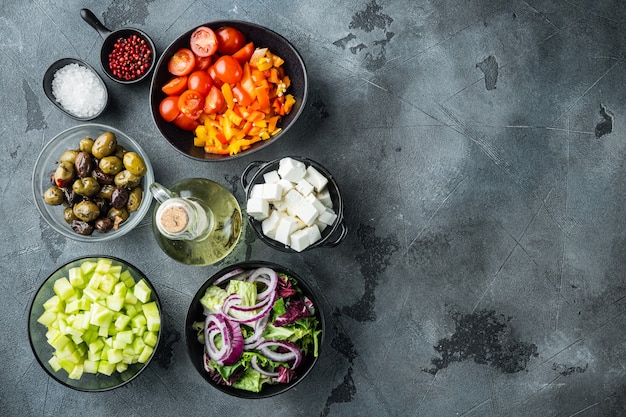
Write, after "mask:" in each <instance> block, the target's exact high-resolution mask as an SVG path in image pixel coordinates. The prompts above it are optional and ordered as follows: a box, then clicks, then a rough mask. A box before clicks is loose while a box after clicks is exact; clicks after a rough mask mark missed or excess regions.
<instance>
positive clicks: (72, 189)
mask: <svg viewBox="0 0 626 417" xmlns="http://www.w3.org/2000/svg"><path fill="white" fill-rule="evenodd" d="M32 182H33V197H34V201H35V205H36V206H37V209H38V210H39V212H40V213H41V216H42V217H43V218H44V219H45V220H46V222H47V223H48V224H49V225H50V227H52V228H53V229H54V230H56V231H57V232H59V233H60V234H62V235H63V236H65V237H68V238H70V239H74V240H78V241H81V242H100V241H105V240H111V239H115V238H117V237H120V236H123V235H125V234H127V233H128V232H130V231H131V230H132V229H133V228H134V227H135V226H137V225H138V224H139V223H140V222H141V221H142V219H143V218H144V217H145V215H146V213H147V212H148V210H149V209H150V204H151V200H152V197H151V194H150V190H149V185H150V184H151V183H152V182H154V172H153V170H152V165H151V164H150V160H149V159H148V156H147V155H146V153H145V151H144V150H143V149H142V148H141V147H140V146H139V144H138V143H137V142H135V141H134V140H133V139H131V138H130V137H129V136H128V135H126V134H125V133H123V132H121V131H120V130H118V129H115V128H113V127H111V126H107V125H102V124H94V123H88V124H82V125H78V126H74V127H71V128H69V129H67V130H65V131H63V132H61V133H59V134H58V135H56V136H55V137H54V138H52V139H51V140H50V141H49V142H48V143H47V144H46V145H45V146H44V147H43V149H42V150H41V153H40V154H39V157H38V158H37V161H36V162H35V169H34V170H33V178H32Z"/></svg>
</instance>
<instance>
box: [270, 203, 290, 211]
mask: <svg viewBox="0 0 626 417" xmlns="http://www.w3.org/2000/svg"><path fill="white" fill-rule="evenodd" d="M272 207H273V208H274V210H276V211H278V212H280V213H286V212H287V203H286V202H285V200H278V201H272Z"/></svg>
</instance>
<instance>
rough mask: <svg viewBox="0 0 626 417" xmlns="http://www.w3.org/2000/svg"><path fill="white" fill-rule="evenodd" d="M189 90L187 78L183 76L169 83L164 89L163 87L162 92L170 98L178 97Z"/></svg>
mask: <svg viewBox="0 0 626 417" xmlns="http://www.w3.org/2000/svg"><path fill="white" fill-rule="evenodd" d="M186 89H187V76H186V75H183V76H180V77H174V78H172V79H171V80H169V81H168V82H167V84H165V85H164V86H163V87H161V91H163V92H164V93H165V94H167V95H168V96H177V95H179V94H180V93H182V92H183V91H185V90H186Z"/></svg>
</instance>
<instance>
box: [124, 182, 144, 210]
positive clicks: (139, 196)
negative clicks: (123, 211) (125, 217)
mask: <svg viewBox="0 0 626 417" xmlns="http://www.w3.org/2000/svg"><path fill="white" fill-rule="evenodd" d="M141 200H143V190H142V189H141V187H135V188H133V189H132V190H130V194H129V195H128V202H127V203H126V207H127V208H128V211H130V212H133V211H137V209H139V206H141Z"/></svg>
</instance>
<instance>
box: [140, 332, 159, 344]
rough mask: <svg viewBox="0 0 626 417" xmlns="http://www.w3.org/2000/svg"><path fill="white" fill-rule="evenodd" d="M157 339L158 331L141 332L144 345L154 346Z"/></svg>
mask: <svg viewBox="0 0 626 417" xmlns="http://www.w3.org/2000/svg"><path fill="white" fill-rule="evenodd" d="M158 340H159V333H158V332H145V333H144V334H143V341H144V343H145V344H146V345H148V346H152V347H155V346H156V344H157V341H158Z"/></svg>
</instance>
